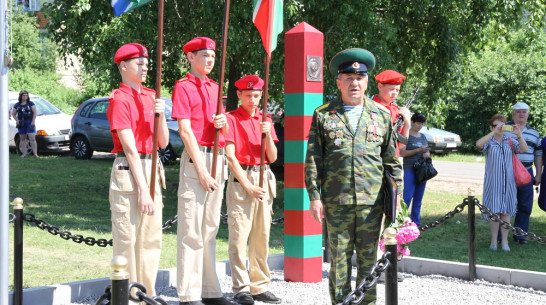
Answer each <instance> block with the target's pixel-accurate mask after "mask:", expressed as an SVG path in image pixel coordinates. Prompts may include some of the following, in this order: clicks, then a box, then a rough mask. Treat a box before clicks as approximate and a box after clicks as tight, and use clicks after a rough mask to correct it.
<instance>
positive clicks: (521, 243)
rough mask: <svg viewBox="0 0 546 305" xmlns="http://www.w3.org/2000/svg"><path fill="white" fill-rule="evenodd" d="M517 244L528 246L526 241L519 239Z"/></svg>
mask: <svg viewBox="0 0 546 305" xmlns="http://www.w3.org/2000/svg"><path fill="white" fill-rule="evenodd" d="M518 243H519V244H520V245H526V244H528V243H529V242H527V240H526V239H519V240H518Z"/></svg>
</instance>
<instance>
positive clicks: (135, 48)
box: [114, 43, 148, 64]
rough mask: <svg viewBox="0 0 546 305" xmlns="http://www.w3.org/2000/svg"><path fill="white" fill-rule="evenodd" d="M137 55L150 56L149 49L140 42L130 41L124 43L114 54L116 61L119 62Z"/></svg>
mask: <svg viewBox="0 0 546 305" xmlns="http://www.w3.org/2000/svg"><path fill="white" fill-rule="evenodd" d="M137 57H148V50H147V49H146V47H145V46H143V45H141V44H139V43H128V44H124V45H122V46H121V47H120V48H119V49H118V50H117V51H116V55H115V56H114V62H115V63H116V64H119V63H120V62H122V61H124V60H127V59H131V58H137Z"/></svg>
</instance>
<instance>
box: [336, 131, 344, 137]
mask: <svg viewBox="0 0 546 305" xmlns="http://www.w3.org/2000/svg"><path fill="white" fill-rule="evenodd" d="M336 136H337V137H338V138H341V137H343V131H341V130H338V131H336Z"/></svg>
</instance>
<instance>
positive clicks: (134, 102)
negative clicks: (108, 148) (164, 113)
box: [106, 83, 155, 154]
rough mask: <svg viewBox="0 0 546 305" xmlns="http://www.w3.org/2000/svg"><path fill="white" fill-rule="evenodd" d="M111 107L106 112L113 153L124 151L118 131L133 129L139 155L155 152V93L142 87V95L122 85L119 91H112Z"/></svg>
mask: <svg viewBox="0 0 546 305" xmlns="http://www.w3.org/2000/svg"><path fill="white" fill-rule="evenodd" d="M108 100H109V102H110V105H109V106H108V110H107V111H106V116H107V117H108V121H110V131H111V132H112V140H113V142H114V149H112V153H116V152H118V151H123V146H122V145H121V142H120V140H119V135H118V132H117V130H118V129H131V130H132V131H133V135H134V136H135V146H136V148H137V150H138V152H139V153H143V154H151V153H152V151H153V141H152V137H153V132H154V116H155V114H154V101H155V91H154V90H152V89H148V88H145V87H141V89H140V93H138V91H136V90H134V89H133V88H131V87H129V86H128V85H126V84H124V83H121V84H120V86H119V89H116V90H114V91H112V94H110V97H109V99H108Z"/></svg>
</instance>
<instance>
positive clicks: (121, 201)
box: [106, 43, 169, 296]
mask: <svg viewBox="0 0 546 305" xmlns="http://www.w3.org/2000/svg"><path fill="white" fill-rule="evenodd" d="M114 62H115V63H116V64H117V65H118V69H119V71H120V73H121V84H120V86H119V88H118V89H116V90H114V91H112V94H111V95H110V98H109V106H108V111H107V112H106V116H107V117H108V121H109V122H110V131H111V132H112V139H113V142H114V149H112V153H115V154H116V159H115V160H114V165H113V166H112V173H111V175H110V177H111V178H110V196H109V199H110V210H111V211H112V235H113V237H114V238H113V240H114V242H113V251H114V256H116V255H122V256H124V257H125V258H127V261H128V264H127V271H128V272H129V281H131V282H139V283H141V284H143V285H144V286H145V287H146V289H147V291H148V294H149V295H150V296H155V281H156V277H157V271H158V268H159V258H160V255H161V239H162V231H163V229H162V226H163V222H162V208H163V201H162V195H161V187H162V186H163V188H165V179H164V177H165V174H164V172H163V167H161V166H159V167H158V169H157V175H156V177H158V179H157V180H156V181H155V183H156V186H155V194H154V200H152V198H151V196H150V189H149V185H150V181H148V179H149V178H148V177H150V173H151V171H152V150H153V134H154V113H159V118H158V119H159V120H160V122H161V123H160V124H159V130H156V131H155V132H156V133H157V135H158V139H159V147H162V148H165V147H166V146H167V144H168V143H169V131H168V129H167V123H166V121H165V101H163V100H161V99H156V98H155V91H154V90H152V89H148V88H145V87H143V86H142V83H143V82H145V81H146V76H147V74H148V50H146V48H145V47H144V46H143V45H141V44H138V43H128V44H126V45H123V46H121V47H120V48H119V49H118V50H117V52H116V54H115V56H114ZM159 163H160V162H159ZM131 177H132V178H131Z"/></svg>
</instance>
